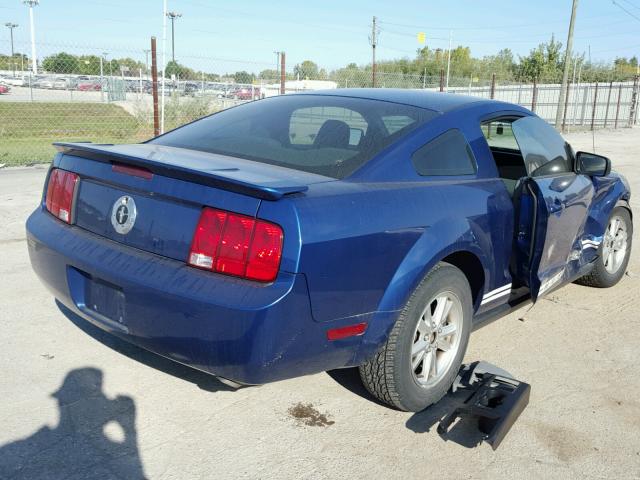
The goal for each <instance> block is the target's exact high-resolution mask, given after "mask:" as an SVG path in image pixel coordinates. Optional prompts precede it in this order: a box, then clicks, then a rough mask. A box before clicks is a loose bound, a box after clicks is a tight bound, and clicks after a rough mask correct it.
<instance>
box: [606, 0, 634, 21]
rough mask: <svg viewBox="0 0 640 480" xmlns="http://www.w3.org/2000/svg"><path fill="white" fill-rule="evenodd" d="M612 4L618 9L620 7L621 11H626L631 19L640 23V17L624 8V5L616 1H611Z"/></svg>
mask: <svg viewBox="0 0 640 480" xmlns="http://www.w3.org/2000/svg"><path fill="white" fill-rule="evenodd" d="M611 3H613V4H614V5H615V6H616V7H618V8H619V9H620V10H622V11H624V12H625V13H626V14H627V15H629V16H630V17H633V18H635V19H636V20H638V21H639V22H640V17H638V16H637V15H634V14H633V13H631V12H630V11H629V10H627V9H626V8H624V7H623V6H622V5H620V4H619V3H618V2H616V0H611Z"/></svg>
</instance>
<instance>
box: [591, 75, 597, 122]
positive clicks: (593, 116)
mask: <svg viewBox="0 0 640 480" xmlns="http://www.w3.org/2000/svg"><path fill="white" fill-rule="evenodd" d="M597 106H598V82H596V88H595V90H594V91H593V109H592V110H591V130H593V129H594V127H595V123H596V107H597Z"/></svg>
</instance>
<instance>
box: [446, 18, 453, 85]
mask: <svg viewBox="0 0 640 480" xmlns="http://www.w3.org/2000/svg"><path fill="white" fill-rule="evenodd" d="M452 41H453V30H449V55H447V88H446V91H447V92H448V91H449V69H450V68H451V46H452Z"/></svg>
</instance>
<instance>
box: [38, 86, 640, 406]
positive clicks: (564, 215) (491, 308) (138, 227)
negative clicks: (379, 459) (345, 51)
mask: <svg viewBox="0 0 640 480" xmlns="http://www.w3.org/2000/svg"><path fill="white" fill-rule="evenodd" d="M56 145H57V148H58V150H59V153H58V154H57V155H56V157H55V158H54V160H53V164H52V167H51V170H50V171H49V175H48V178H47V181H46V184H45V189H44V193H43V198H42V202H41V205H40V206H39V207H38V208H37V209H36V211H35V212H34V213H33V214H32V215H31V217H30V218H29V220H28V222H27V232H28V246H29V254H30V258H31V262H32V265H33V268H34V270H35V271H36V272H37V274H38V275H39V277H40V278H41V279H42V281H43V282H44V283H45V284H46V285H47V286H48V287H49V288H50V290H51V291H52V293H53V295H54V296H55V297H56V298H57V299H58V300H59V301H60V302H62V303H63V304H64V305H66V307H68V308H69V309H71V310H72V311H74V312H75V313H76V314H78V315H80V316H81V317H83V318H84V319H86V320H87V321H89V322H91V323H93V324H95V325H97V326H98V327H100V328H102V329H104V330H107V331H109V332H112V333H113V334H115V335H118V336H120V337H122V338H124V339H126V340H128V341H130V342H133V343H135V344H137V345H139V346H141V347H143V348H146V349H148V350H151V351H153V352H156V353H158V354H160V355H163V356H165V357H168V358H170V359H173V360H175V361H178V362H181V363H184V364H187V365H190V366H192V367H195V368H197V369H200V370H203V371H205V372H209V373H211V374H214V375H218V376H220V377H223V378H226V379H230V380H233V381H235V382H238V383H244V384H260V383H265V382H271V381H275V380H280V379H284V378H289V377H295V376H299V375H305V374H310V373H315V372H320V371H324V370H329V369H335V368H340V367H349V366H359V368H360V373H361V377H362V380H363V382H364V384H365V385H366V387H367V388H368V389H369V391H370V392H371V393H372V394H373V395H375V396H376V397H378V398H379V399H381V400H382V401H384V402H387V403H388V404H390V405H392V406H394V407H396V408H400V409H404V410H410V411H417V410H420V409H423V408H424V407H426V406H427V405H429V404H431V403H433V402H435V401H437V400H438V399H439V398H441V397H442V395H444V393H445V392H446V390H447V389H448V388H449V386H450V385H451V383H452V381H453V379H454V377H455V375H456V373H457V371H458V368H459V366H460V364H461V362H462V358H463V355H464V353H465V350H466V347H467V343H468V340H469V335H470V333H471V331H472V330H473V329H474V328H477V327H479V326H481V325H483V324H485V323H487V322H489V321H491V320H493V319H495V318H498V317H500V316H503V315H505V314H506V313H508V312H509V311H510V310H512V309H513V308H515V307H517V306H519V305H521V304H522V303H523V302H527V301H536V299H538V298H540V297H541V296H542V295H545V294H547V293H549V292H550V291H552V290H554V289H556V288H558V287H560V286H562V285H564V284H566V283H567V282H572V281H576V280H578V281H579V282H582V283H583V284H587V285H592V286H597V287H609V286H612V285H614V284H615V283H617V282H618V281H619V280H620V278H621V277H622V275H623V274H624V272H625V268H626V265H627V262H628V259H629V254H630V250H631V239H632V223H631V210H630V208H629V195H630V192H629V187H628V184H627V182H626V181H625V179H624V178H623V177H621V176H620V175H617V174H615V173H613V172H611V166H610V162H609V160H608V159H607V158H605V157H601V156H598V155H594V154H589V153H584V152H578V153H575V152H574V151H573V149H572V148H571V147H570V145H569V144H567V143H566V142H565V141H564V140H563V138H562V137H561V136H560V135H559V134H558V133H556V132H555V130H554V129H553V128H552V127H550V126H549V125H548V124H547V123H545V122H544V121H543V120H541V119H540V118H538V117H537V116H535V115H534V114H532V113H531V112H530V111H528V110H526V109H524V108H521V107H518V106H516V105H511V104H508V103H502V102H497V101H489V100H482V99H478V98H471V97H465V96H460V95H446V94H437V93H425V92H419V91H409V90H386V89H377V90H373V89H372V90H367V89H363V90H349V89H345V90H333V91H328V92H314V93H309V94H307V93H305V94H296V95H285V96H280V97H276V98H267V99H264V100H260V101H256V102H251V103H248V104H245V105H242V106H238V107H235V108H231V109H228V110H225V111H222V112H219V113H216V114H214V115H211V116H209V117H206V118H203V119H201V120H198V121H196V122H193V123H191V124H189V125H186V126H183V127H181V128H178V129H176V130H173V131H171V132H169V133H167V134H165V135H162V136H159V137H157V138H154V139H152V140H150V141H148V142H146V143H143V144H138V145H117V146H116V145H94V144H86V143H60V144H56Z"/></svg>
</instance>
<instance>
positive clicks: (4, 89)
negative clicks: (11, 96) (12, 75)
mask: <svg viewBox="0 0 640 480" xmlns="http://www.w3.org/2000/svg"><path fill="white" fill-rule="evenodd" d="M10 91H11V87H10V86H9V85H7V84H6V83H4V82H0V94H5V93H9V92H10Z"/></svg>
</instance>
